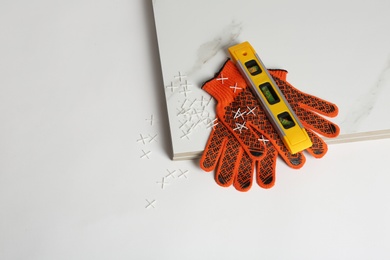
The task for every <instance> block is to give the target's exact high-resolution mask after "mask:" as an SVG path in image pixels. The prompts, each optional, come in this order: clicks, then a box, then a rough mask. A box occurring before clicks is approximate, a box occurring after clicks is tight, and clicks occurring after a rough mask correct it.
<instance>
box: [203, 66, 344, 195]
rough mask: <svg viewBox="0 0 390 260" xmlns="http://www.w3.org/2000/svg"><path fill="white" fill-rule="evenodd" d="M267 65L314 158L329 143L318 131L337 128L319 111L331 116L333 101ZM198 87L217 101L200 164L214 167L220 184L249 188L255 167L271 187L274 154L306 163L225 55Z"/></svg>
mask: <svg viewBox="0 0 390 260" xmlns="http://www.w3.org/2000/svg"><path fill="white" fill-rule="evenodd" d="M268 71H269V72H270V74H271V76H272V77H273V79H274V81H275V82H276V84H277V85H278V86H279V88H280V90H281V91H282V93H283V94H284V96H285V97H286V99H287V101H288V102H289V104H290V106H291V107H292V109H293V110H294V112H295V113H296V115H297V116H298V118H299V119H300V121H301V123H302V125H303V126H304V127H305V129H306V131H307V133H308V135H309V137H310V138H311V141H312V143H313V146H312V147H310V148H308V149H306V151H307V152H308V153H309V154H311V155H312V156H314V157H315V158H321V157H323V156H324V155H325V154H326V152H327V149H328V148H327V145H326V143H325V142H324V141H323V140H322V139H321V138H320V137H319V135H317V133H318V134H320V135H322V136H326V137H336V136H337V135H338V134H339V132H340V130H339V127H338V126H337V125H336V124H334V123H332V122H330V121H328V120H326V119H325V118H323V117H322V116H321V115H324V116H328V117H335V116H336V115H337V113H338V108H337V106H336V105H335V104H332V103H330V102H327V101H325V100H322V99H320V98H317V97H314V96H312V95H309V94H306V93H303V92H301V91H299V90H298V89H296V88H294V87H293V86H292V85H291V84H289V83H288V82H287V81H286V77H287V71H285V70H268ZM202 89H203V90H205V91H206V92H208V93H209V94H210V95H211V96H212V97H214V98H215V99H216V101H217V105H216V115H217V121H216V123H215V124H214V127H213V129H212V130H211V133H210V137H209V139H208V142H207V145H206V148H205V150H204V153H203V155H202V157H201V159H200V166H201V168H202V169H203V170H205V171H207V172H209V171H212V170H215V180H216V182H217V183H218V184H219V185H220V186H223V187H228V186H230V185H232V184H233V185H234V187H235V188H236V189H237V190H239V191H247V190H249V189H250V188H251V186H252V183H253V174H254V173H255V174H256V181H257V183H258V185H259V186H261V187H263V188H271V187H272V186H274V184H275V169H276V159H277V157H278V155H280V156H281V158H282V159H283V160H284V161H285V162H286V163H287V165H288V166H290V167H292V168H294V169H299V168H301V167H302V166H303V165H304V163H305V160H306V159H305V156H304V154H303V152H299V153H296V154H291V153H290V152H289V151H288V149H287V148H286V147H285V145H284V144H283V141H282V140H281V138H280V137H279V135H278V133H277V132H276V130H275V129H274V127H273V126H272V124H271V122H270V121H269V120H268V118H267V116H266V114H265V112H264V110H263V109H262V108H261V106H260V103H259V102H258V101H257V99H256V97H255V96H254V95H253V94H252V92H251V90H250V87H249V86H247V84H246V82H245V79H244V78H243V77H242V76H241V74H240V72H239V71H238V69H237V67H236V66H235V65H234V64H233V62H232V61H230V60H228V61H226V63H225V64H224V65H223V67H222V69H221V70H220V72H219V73H217V74H216V76H215V77H214V78H213V79H211V80H209V81H207V82H206V83H204V85H203V86H202Z"/></svg>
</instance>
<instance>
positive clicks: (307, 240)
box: [0, 0, 390, 260]
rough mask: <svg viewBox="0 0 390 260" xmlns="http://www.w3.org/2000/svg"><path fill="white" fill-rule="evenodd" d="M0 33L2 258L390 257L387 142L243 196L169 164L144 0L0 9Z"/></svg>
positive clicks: (365, 145)
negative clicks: (152, 119) (164, 179)
mask: <svg viewBox="0 0 390 260" xmlns="http://www.w3.org/2000/svg"><path fill="white" fill-rule="evenodd" d="M0 37H1V40H0V56H1V57H2V58H1V59H0V71H1V76H0V99H1V100H0V106H1V107H0V122H1V124H0V127H1V128H0V133H1V134H0V158H1V159H0V259H7V260H8V259H39V260H42V259H259V258H264V259H354V260H355V259H389V258H390V250H389V248H388V245H389V241H390V223H389V219H390V206H389V203H388V198H389V197H390V190H389V185H390V175H389V172H388V163H387V158H383V157H384V156H386V154H387V153H388V149H389V148H390V140H389V139H384V140H380V141H367V142H359V143H351V144H339V145H332V146H330V150H329V152H328V154H327V155H326V157H325V158H324V159H321V160H314V159H311V158H308V160H307V164H306V165H305V166H304V168H303V169H301V170H300V171H293V170H292V169H289V168H287V167H286V166H285V165H284V163H282V162H280V161H279V162H278V165H277V170H278V172H277V181H276V185H275V187H274V188H272V189H271V190H263V189H260V188H259V187H258V186H257V185H254V186H253V187H252V189H251V190H250V191H249V192H248V193H239V192H237V191H236V190H234V189H233V188H228V189H225V188H221V187H219V186H217V185H216V184H215V182H214V181H213V174H212V173H204V172H203V171H201V170H200V169H199V167H198V163H197V162H196V161H178V162H173V161H171V160H170V159H169V137H168V136H169V133H168V126H167V123H166V114H165V104H164V93H163V91H162V90H163V88H162V87H161V84H162V79H161V77H160V75H161V70H160V67H159V59H158V53H157V40H156V34H155V29H154V21H153V14H152V6H151V3H150V2H149V1H141V0H139V1H92V0H91V1H87V0H83V1H66V2H62V3H60V2H53V1H43V0H41V1H34V3H32V2H31V1H9V2H4V1H3V2H2V3H1V4H0ZM297 69H298V67H297ZM296 74H300V73H299V72H297V73H296ZM151 115H154V117H155V119H156V121H155V122H154V124H153V125H150V122H149V121H147V120H146V119H149V118H150V116H151ZM140 134H142V135H143V136H145V137H148V140H150V137H149V135H151V136H154V135H155V134H157V135H158V136H157V142H151V143H146V144H143V143H142V142H137V140H139V139H140ZM142 149H143V150H144V151H145V152H148V151H151V153H150V154H149V156H150V159H147V158H140V156H141V155H142ZM167 169H168V170H170V171H173V170H176V171H177V172H175V174H174V175H175V178H171V177H167V181H168V182H169V184H167V185H166V186H165V188H164V189H161V186H160V184H158V183H157V182H159V181H161V179H162V177H164V176H166V175H167V174H168V172H167ZM180 170H182V171H183V172H185V171H186V170H188V173H187V174H186V175H187V178H185V177H184V176H182V177H179V174H181V172H180ZM146 200H149V201H152V200H155V203H154V204H153V205H154V207H155V208H153V207H149V208H146V206H147V201H146Z"/></svg>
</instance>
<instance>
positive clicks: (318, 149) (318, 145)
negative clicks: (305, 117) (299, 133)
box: [306, 129, 328, 158]
mask: <svg viewBox="0 0 390 260" xmlns="http://www.w3.org/2000/svg"><path fill="white" fill-rule="evenodd" d="M306 132H307V134H308V135H309V137H310V139H311V141H312V143H313V145H312V146H311V147H310V148H308V149H306V151H307V152H308V153H309V154H311V155H312V156H313V157H315V158H322V157H323V156H324V155H325V154H326V152H327V151H328V145H327V144H326V143H325V141H324V140H322V138H320V137H319V136H318V135H317V134H316V133H314V132H313V131H311V130H309V129H306Z"/></svg>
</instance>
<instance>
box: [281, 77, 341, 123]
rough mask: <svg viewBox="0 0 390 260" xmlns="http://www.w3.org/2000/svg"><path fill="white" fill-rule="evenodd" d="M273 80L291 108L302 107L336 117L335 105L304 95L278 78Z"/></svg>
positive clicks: (336, 108) (336, 109)
mask: <svg viewBox="0 0 390 260" xmlns="http://www.w3.org/2000/svg"><path fill="white" fill-rule="evenodd" d="M274 80H275V83H276V84H277V85H278V86H279V88H280V90H281V91H282V92H283V95H284V96H285V97H286V99H287V101H288V102H289V103H290V105H291V106H292V107H294V106H298V105H301V106H302V107H305V108H307V109H310V110H312V111H315V112H317V113H319V114H321V115H324V116H328V117H335V116H337V114H338V107H337V106H336V105H335V104H333V103H331V102H328V101H326V100H323V99H321V98H318V97H316V96H313V95H310V94H306V93H304V92H302V91H300V90H298V89H296V88H294V87H293V86H292V85H291V84H289V83H288V82H286V81H283V80H281V79H280V78H277V77H274Z"/></svg>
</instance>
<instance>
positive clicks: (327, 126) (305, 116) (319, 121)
mask: <svg viewBox="0 0 390 260" xmlns="http://www.w3.org/2000/svg"><path fill="white" fill-rule="evenodd" d="M294 110H295V113H296V114H297V116H298V118H299V119H300V120H301V122H302V124H303V125H304V126H305V128H309V129H312V130H314V131H316V132H317V133H319V134H321V135H323V136H326V137H336V136H338V135H339V133H340V128H339V127H338V126H337V125H336V124H334V123H332V122H330V121H329V120H327V119H325V118H323V117H321V116H319V115H318V114H316V113H313V112H311V111H309V110H306V109H304V108H301V107H298V106H297V107H295V109H294Z"/></svg>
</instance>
